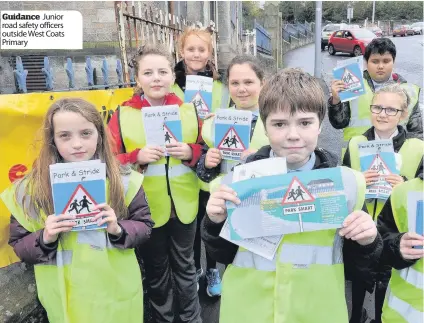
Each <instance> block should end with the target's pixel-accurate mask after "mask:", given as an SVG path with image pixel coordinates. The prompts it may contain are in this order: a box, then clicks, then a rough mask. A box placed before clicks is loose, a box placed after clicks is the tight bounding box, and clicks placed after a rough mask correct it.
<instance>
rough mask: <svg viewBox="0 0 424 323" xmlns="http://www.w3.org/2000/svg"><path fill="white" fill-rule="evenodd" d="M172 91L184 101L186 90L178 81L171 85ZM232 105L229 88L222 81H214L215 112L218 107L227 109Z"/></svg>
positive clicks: (213, 109) (212, 110)
mask: <svg viewBox="0 0 424 323" xmlns="http://www.w3.org/2000/svg"><path fill="white" fill-rule="evenodd" d="M171 92H174V93H175V95H176V96H178V97H179V98H180V99H181V101H183V102H184V92H183V90H182V89H181V88H180V87H179V85H178V84H177V83H174V85H172V87H171ZM229 105H230V92H229V91H228V88H227V87H226V86H225V84H223V83H222V82H220V81H213V85H212V109H211V112H215V111H216V110H218V109H227V108H228V107H229Z"/></svg>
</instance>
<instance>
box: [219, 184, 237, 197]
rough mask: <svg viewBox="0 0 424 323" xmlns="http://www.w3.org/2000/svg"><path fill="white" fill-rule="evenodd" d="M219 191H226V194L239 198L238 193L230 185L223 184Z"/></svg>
mask: <svg viewBox="0 0 424 323" xmlns="http://www.w3.org/2000/svg"><path fill="white" fill-rule="evenodd" d="M219 190H220V191H224V192H228V193H232V194H234V195H235V196H237V192H236V191H234V190H233V189H232V188H231V187H229V186H228V185H225V184H222V185H221V186H220V187H219Z"/></svg>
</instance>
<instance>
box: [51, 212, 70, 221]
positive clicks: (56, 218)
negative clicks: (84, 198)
mask: <svg viewBox="0 0 424 323" xmlns="http://www.w3.org/2000/svg"><path fill="white" fill-rule="evenodd" d="M74 219H75V215H69V214H60V215H58V216H54V217H52V218H51V220H52V222H60V221H65V220H74Z"/></svg>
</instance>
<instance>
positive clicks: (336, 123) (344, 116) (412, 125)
mask: <svg viewBox="0 0 424 323" xmlns="http://www.w3.org/2000/svg"><path fill="white" fill-rule="evenodd" d="M393 79H394V81H396V82H398V83H406V80H405V79H404V78H403V77H402V76H400V75H399V74H393ZM364 80H365V81H366V82H367V83H368V85H369V86H370V88H371V90H372V91H373V92H374V91H375V89H374V83H373V82H372V79H371V76H370V75H369V73H368V71H366V70H365V71H364ZM350 116H351V114H350V104H349V102H343V103H341V102H339V103H338V104H333V97H330V99H329V100H328V119H329V120H330V123H331V125H332V126H333V127H334V128H336V129H343V128H346V127H348V126H349V123H350ZM422 120H423V119H422V115H421V109H420V105H419V102H417V104H416V105H415V106H414V108H413V109H412V112H411V115H410V117H409V120H408V123H407V124H406V130H407V131H408V132H412V133H413V134H414V135H415V137H416V138H420V139H422V138H423V121H422Z"/></svg>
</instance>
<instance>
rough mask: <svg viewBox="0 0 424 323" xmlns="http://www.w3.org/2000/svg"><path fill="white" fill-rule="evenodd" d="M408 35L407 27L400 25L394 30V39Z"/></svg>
mask: <svg viewBox="0 0 424 323" xmlns="http://www.w3.org/2000/svg"><path fill="white" fill-rule="evenodd" d="M406 35H407V34H406V25H399V26H396V27H395V28H393V37H396V36H401V37H405V36H406Z"/></svg>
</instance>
